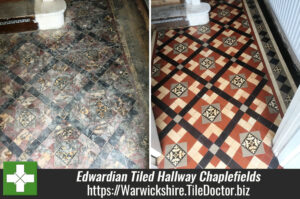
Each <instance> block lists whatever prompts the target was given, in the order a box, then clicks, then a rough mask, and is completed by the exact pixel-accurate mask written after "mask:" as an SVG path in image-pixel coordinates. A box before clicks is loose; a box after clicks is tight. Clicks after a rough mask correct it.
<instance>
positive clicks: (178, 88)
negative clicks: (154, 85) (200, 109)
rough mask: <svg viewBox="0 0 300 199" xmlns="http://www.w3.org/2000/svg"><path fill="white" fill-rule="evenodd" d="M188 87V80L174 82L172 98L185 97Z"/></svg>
mask: <svg viewBox="0 0 300 199" xmlns="http://www.w3.org/2000/svg"><path fill="white" fill-rule="evenodd" d="M187 88H188V84H187V82H181V83H178V84H172V85H171V95H170V97H171V98H174V97H185V96H187V91H188V90H187Z"/></svg>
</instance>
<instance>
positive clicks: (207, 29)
mask: <svg viewBox="0 0 300 199" xmlns="http://www.w3.org/2000/svg"><path fill="white" fill-rule="evenodd" d="M198 33H199V34H206V33H210V26H209V24H205V25H201V26H199V27H198Z"/></svg>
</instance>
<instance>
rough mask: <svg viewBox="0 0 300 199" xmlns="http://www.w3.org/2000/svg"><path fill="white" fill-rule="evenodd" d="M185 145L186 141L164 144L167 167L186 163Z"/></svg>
mask: <svg viewBox="0 0 300 199" xmlns="http://www.w3.org/2000/svg"><path fill="white" fill-rule="evenodd" d="M186 147H187V145H186V143H179V144H173V145H167V146H166V151H167V153H166V157H165V165H166V167H167V168H172V167H173V168H174V167H181V166H185V165H186V164H187V158H186V155H187V152H186V150H187V148H186ZM169 163H171V164H169ZM167 165H168V166H167Z"/></svg>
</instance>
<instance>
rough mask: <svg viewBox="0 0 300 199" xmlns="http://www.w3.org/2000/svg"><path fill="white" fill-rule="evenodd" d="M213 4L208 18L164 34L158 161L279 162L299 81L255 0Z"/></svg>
mask: <svg viewBox="0 0 300 199" xmlns="http://www.w3.org/2000/svg"><path fill="white" fill-rule="evenodd" d="M209 3H210V4H211V12H210V22H209V23H208V24H206V25H202V26H197V27H188V28H179V29H174V30H163V31H160V32H158V34H157V40H156V47H155V54H154V57H153V65H152V107H153V111H154V115H155V119H156V125H157V129H158V133H159V138H160V141H161V146H162V150H163V155H162V156H161V157H160V158H158V166H159V168H277V167H278V166H279V165H278V161H277V159H276V157H274V155H273V153H272V150H271V146H272V138H273V136H274V134H275V133H276V131H277V128H278V125H279V123H280V121H281V118H282V116H283V113H284V111H285V110H286V107H287V106H288V104H289V102H290V99H291V97H292V96H293V94H294V91H295V86H294V83H293V80H292V79H291V78H290V77H291V76H290V74H288V72H286V71H287V70H283V68H284V67H285V66H284V64H283V60H281V59H279V58H278V54H277V53H278V52H277V51H276V50H275V48H274V42H275V41H273V40H271V38H270V35H269V34H270V33H269V32H268V31H267V29H266V26H267V24H265V23H264V22H263V20H262V16H260V14H259V12H258V11H257V9H258V8H257V7H256V6H257V5H256V4H255V1H252V0H247V1H242V0H228V1H214V0H211V1H209ZM254 30H256V31H257V33H258V34H255V32H254ZM260 46H262V48H261V47H260ZM266 63H268V64H266ZM274 85H276V89H275V88H274ZM279 99H280V101H279Z"/></svg>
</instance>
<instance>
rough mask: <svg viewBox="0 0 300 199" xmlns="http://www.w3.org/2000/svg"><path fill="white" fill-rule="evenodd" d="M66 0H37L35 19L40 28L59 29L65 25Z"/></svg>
mask: <svg viewBox="0 0 300 199" xmlns="http://www.w3.org/2000/svg"><path fill="white" fill-rule="evenodd" d="M66 8H67V5H66V2H65V1H64V0H35V19H36V22H37V23H38V26H39V29H40V30H49V29H58V28H61V27H62V26H63V25H64V21H65V20H64V12H65V10H66Z"/></svg>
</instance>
